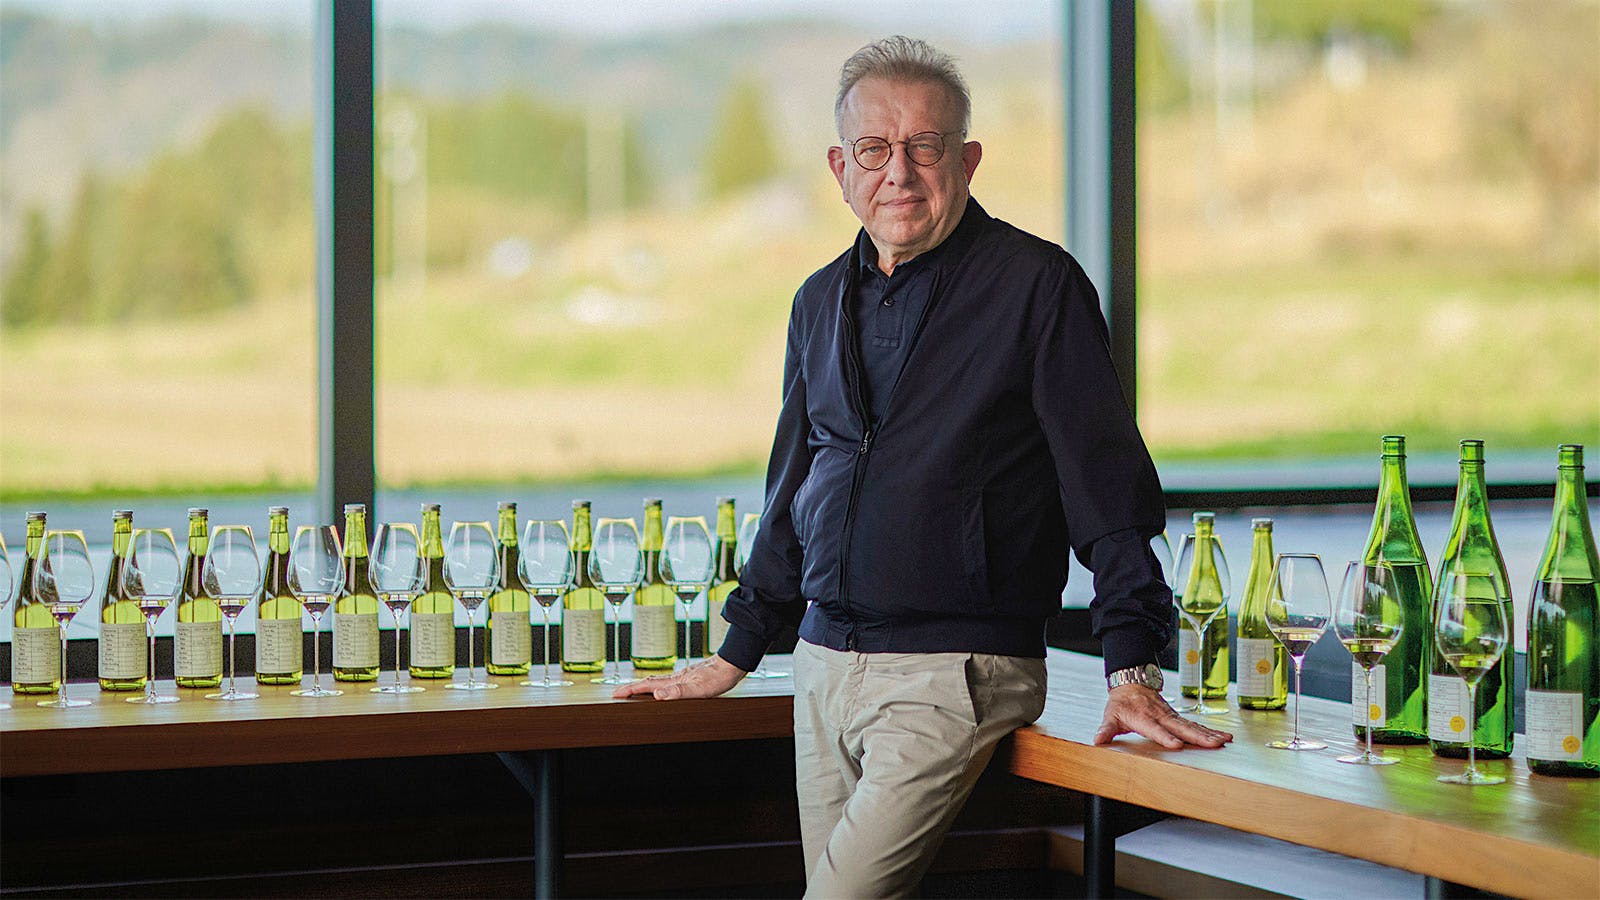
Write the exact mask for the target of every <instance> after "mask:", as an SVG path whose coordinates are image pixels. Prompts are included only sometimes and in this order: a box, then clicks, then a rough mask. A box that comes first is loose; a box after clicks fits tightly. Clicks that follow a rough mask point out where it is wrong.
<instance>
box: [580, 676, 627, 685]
mask: <svg viewBox="0 0 1600 900" xmlns="http://www.w3.org/2000/svg"><path fill="white" fill-rule="evenodd" d="M589 683H590V684H633V679H632V678H623V677H622V676H621V675H607V676H605V677H604V678H591V679H589Z"/></svg>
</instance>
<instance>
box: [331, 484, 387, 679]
mask: <svg viewBox="0 0 1600 900" xmlns="http://www.w3.org/2000/svg"><path fill="white" fill-rule="evenodd" d="M377 678H378V595H377V594H376V593H375V592H374V591H373V590H372V579H371V576H369V575H368V574H367V505H366V504H365V503H346V504H345V507H344V592H343V593H342V594H340V595H339V598H338V599H337V600H335V601H334V603H333V679H334V680H335V681H376V680H377Z"/></svg>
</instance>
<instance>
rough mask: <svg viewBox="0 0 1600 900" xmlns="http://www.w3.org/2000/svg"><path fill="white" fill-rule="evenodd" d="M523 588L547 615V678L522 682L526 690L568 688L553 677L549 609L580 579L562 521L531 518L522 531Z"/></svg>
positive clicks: (520, 569)
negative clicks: (530, 688)
mask: <svg viewBox="0 0 1600 900" xmlns="http://www.w3.org/2000/svg"><path fill="white" fill-rule="evenodd" d="M517 576H518V577H519V578H521V579H522V586H523V587H524V588H526V589H527V591H528V593H529V594H530V595H532V596H533V599H534V602H536V603H538V604H539V612H541V613H543V614H544V677H543V678H541V679H540V680H539V681H532V680H529V681H523V682H519V684H521V685H524V686H527V687H545V688H553V687H567V686H569V685H571V684H572V682H570V681H568V680H566V679H564V678H561V679H551V677H550V607H551V606H553V605H555V603H556V601H557V600H560V599H561V595H562V594H564V593H566V592H567V590H568V589H570V588H571V587H572V583H573V580H574V579H575V578H576V577H577V571H576V563H575V561H574V559H573V555H572V539H571V533H570V532H568V531H567V523H566V522H564V521H562V520H561V519H531V520H529V521H528V522H527V524H526V525H524V526H523V529H522V555H521V556H520V557H519V558H518V560H517Z"/></svg>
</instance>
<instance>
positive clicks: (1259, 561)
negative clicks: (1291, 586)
mask: <svg viewBox="0 0 1600 900" xmlns="http://www.w3.org/2000/svg"><path fill="white" fill-rule="evenodd" d="M1250 530H1251V532H1252V537H1251V546H1250V574H1249V576H1248V577H1246V579H1245V583H1244V600H1243V602H1241V603H1240V604H1239V623H1238V625H1237V626H1236V629H1235V639H1234V647H1235V649H1236V650H1237V652H1238V654H1239V663H1238V666H1239V678H1238V681H1239V706H1240V707H1242V708H1244V709H1283V707H1284V704H1285V703H1286V702H1287V701H1288V698H1289V669H1288V665H1289V654H1288V653H1287V651H1285V650H1284V649H1283V645H1282V644H1280V643H1278V642H1277V640H1275V639H1274V638H1273V637H1272V630H1271V629H1269V628H1268V627H1267V599H1268V597H1267V591H1268V588H1269V587H1270V585H1271V583H1272V562H1273V559H1274V556H1273V553H1272V520H1271V519H1266V518H1259V519H1251V520H1250Z"/></svg>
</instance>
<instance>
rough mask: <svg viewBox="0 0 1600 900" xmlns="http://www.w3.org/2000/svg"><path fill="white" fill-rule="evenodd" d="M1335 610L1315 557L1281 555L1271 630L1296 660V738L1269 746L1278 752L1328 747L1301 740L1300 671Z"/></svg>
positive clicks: (1271, 598)
mask: <svg viewBox="0 0 1600 900" xmlns="http://www.w3.org/2000/svg"><path fill="white" fill-rule="evenodd" d="M1332 613H1333V610H1332V609H1331V608H1330V605H1329V602H1328V577H1327V575H1326V574H1325V573H1324V572H1323V571H1322V558H1321V557H1319V556H1317V555H1316V554H1315V553H1280V554H1278V560H1277V562H1275V563H1274V564H1273V566H1272V580H1271V582H1270V583H1269V584H1268V586H1267V628H1268V629H1270V630H1271V631H1272V636H1273V637H1274V638H1277V640H1278V643H1280V644H1282V645H1283V648H1284V649H1285V650H1287V651H1288V652H1289V658H1290V659H1292V660H1294V737H1292V738H1290V739H1289V740H1287V741H1285V740H1276V741H1269V742H1267V746H1268V747H1272V748H1274V749H1277V750H1322V749H1324V748H1326V747H1327V746H1328V745H1327V744H1324V743H1322V742H1321V741H1309V740H1306V739H1305V738H1302V737H1301V736H1300V670H1301V667H1302V666H1304V665H1305V659H1306V652H1307V651H1308V650H1310V649H1311V645H1312V644H1315V643H1316V642H1317V639H1318V638H1320V637H1322V632H1323V631H1325V630H1326V629H1327V627H1328V619H1329V617H1330V616H1331V615H1332Z"/></svg>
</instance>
